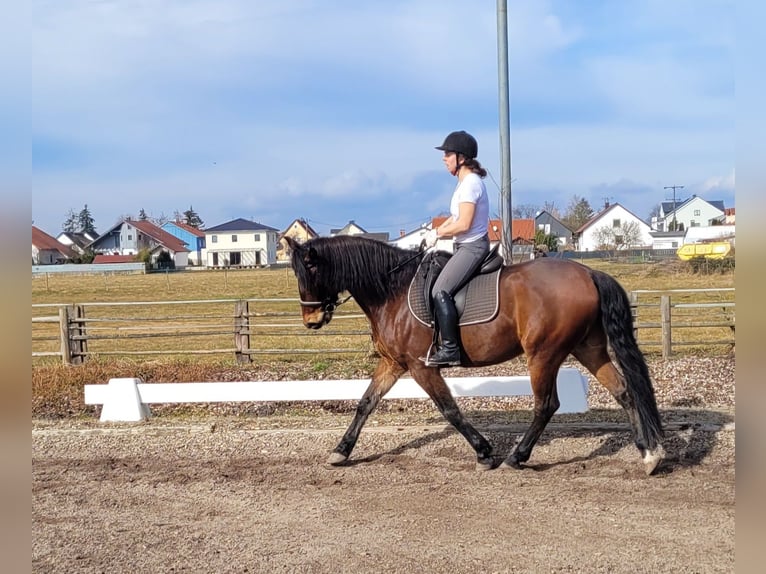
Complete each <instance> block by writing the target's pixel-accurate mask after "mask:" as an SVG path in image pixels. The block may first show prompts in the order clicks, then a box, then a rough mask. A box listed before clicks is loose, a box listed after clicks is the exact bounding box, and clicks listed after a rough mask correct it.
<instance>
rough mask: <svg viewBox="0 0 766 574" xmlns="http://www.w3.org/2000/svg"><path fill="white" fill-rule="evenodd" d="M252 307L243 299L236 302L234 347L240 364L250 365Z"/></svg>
mask: <svg viewBox="0 0 766 574" xmlns="http://www.w3.org/2000/svg"><path fill="white" fill-rule="evenodd" d="M249 313H250V305H249V303H248V302H247V301H244V300H242V299H240V300H238V301H235V302H234V347H235V349H236V351H235V355H236V357H237V362H238V363H250V362H252V360H253V359H252V357H251V356H250V353H248V352H247V351H249V350H250V314H249Z"/></svg>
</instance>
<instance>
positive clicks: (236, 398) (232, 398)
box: [85, 368, 588, 422]
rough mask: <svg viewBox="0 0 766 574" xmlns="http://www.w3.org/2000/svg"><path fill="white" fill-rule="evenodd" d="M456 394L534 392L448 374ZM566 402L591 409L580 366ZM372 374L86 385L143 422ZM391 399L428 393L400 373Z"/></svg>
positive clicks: (113, 418)
mask: <svg viewBox="0 0 766 574" xmlns="http://www.w3.org/2000/svg"><path fill="white" fill-rule="evenodd" d="M445 380H446V381H447V385H448V386H449V388H450V390H451V391H452V394H453V395H454V396H456V397H507V396H518V395H522V396H523V395H531V394H532V389H531V386H530V382H529V377H528V376H514V377H451V378H445ZM556 382H557V386H558V393H559V401H560V403H561V406H560V407H559V410H558V411H557V413H583V412H586V411H587V410H588V380H587V379H586V378H585V377H584V376H583V375H582V373H580V371H578V370H577V369H572V368H565V369H559V373H558V377H557V379H556ZM369 384H370V380H369V379H346V380H319V381H248V382H225V383H144V382H143V381H142V380H141V379H131V378H121V379H110V380H109V382H108V383H107V384H98V385H85V404H86V405H103V408H102V410H101V417H100V420H101V422H138V421H143V420H145V419H147V418H149V417H150V416H151V412H150V410H149V405H150V404H151V403H214V402H262V401H333V400H359V399H360V398H361V396H362V394H363V393H364V391H365V389H366V388H367V386H368V385H369ZM385 398H386V399H421V398H428V395H426V393H425V392H424V391H423V389H421V388H420V386H418V384H417V383H416V382H415V381H414V380H413V379H407V378H405V379H399V380H398V381H397V382H396V384H395V385H394V387H393V388H392V389H391V390H390V391H389V392H388V394H387V395H386V396H385Z"/></svg>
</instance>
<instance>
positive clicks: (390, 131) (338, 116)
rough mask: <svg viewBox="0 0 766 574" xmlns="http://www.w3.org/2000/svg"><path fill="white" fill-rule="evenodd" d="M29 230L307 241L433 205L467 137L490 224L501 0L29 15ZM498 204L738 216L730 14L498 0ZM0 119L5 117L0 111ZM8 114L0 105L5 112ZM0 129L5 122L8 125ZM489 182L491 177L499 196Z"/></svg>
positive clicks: (38, 4)
mask: <svg viewBox="0 0 766 574" xmlns="http://www.w3.org/2000/svg"><path fill="white" fill-rule="evenodd" d="M30 10H31V15H32V32H33V34H32V37H33V44H32V58H31V80H30V82H31V86H32V91H31V93H32V97H31V102H30V103H28V104H24V106H25V110H29V112H30V115H31V125H32V162H33V166H32V168H33V169H32V182H33V188H32V218H33V221H34V224H35V225H37V226H38V227H40V228H42V229H43V230H45V231H47V232H48V233H50V234H52V235H56V234H57V233H58V232H59V231H60V230H61V224H62V223H63V221H64V220H65V219H66V215H67V213H68V212H69V211H70V210H74V211H75V212H78V211H79V210H80V209H82V207H83V205H85V204H87V205H88V208H89V209H90V211H91V213H92V215H93V216H94V218H95V221H96V227H97V229H98V230H99V231H105V230H106V229H108V228H109V227H111V226H112V225H114V223H116V221H117V220H118V219H119V218H120V217H121V216H124V215H133V216H135V215H137V214H138V212H139V210H140V209H142V208H143V209H144V210H145V211H146V212H147V213H148V214H149V215H151V216H154V217H159V216H161V215H165V216H172V215H173V214H174V213H175V212H176V211H179V212H182V211H184V210H186V209H188V208H189V207H190V206H193V207H194V210H195V211H196V212H197V213H198V214H199V215H200V217H201V218H202V219H203V220H204V222H205V224H206V225H207V226H214V225H218V224H220V223H224V222H226V221H228V220H230V219H234V218H237V217H245V218H250V219H254V220H256V221H259V222H261V223H264V224H266V225H270V226H272V227H275V228H277V229H283V228H284V227H286V226H287V225H288V224H289V223H291V222H292V220H293V219H295V218H298V217H303V218H306V219H307V220H308V221H309V222H310V223H311V224H312V226H313V227H314V228H315V229H316V230H317V231H318V232H320V233H322V234H325V233H327V232H328V231H329V229H330V228H332V227H342V226H343V225H344V224H345V223H347V222H348V221H349V220H352V219H353V220H355V221H356V222H357V223H358V224H359V225H361V226H362V227H364V228H365V229H367V230H368V231H388V232H389V233H390V234H391V235H392V236H394V235H396V234H398V232H399V230H400V229H405V230H407V231H409V230H412V229H414V228H416V227H417V226H419V225H420V224H421V223H423V222H425V221H428V220H429V219H430V218H431V217H432V216H434V215H438V214H439V213H441V212H444V211H446V210H447V208H448V205H449V198H450V195H451V192H452V189H453V187H454V179H453V178H452V177H451V176H450V175H449V174H448V173H447V172H446V171H445V170H444V168H443V166H442V163H441V156H440V152H438V151H436V150H435V149H434V146H436V145H439V144H440V143H441V141H442V140H443V138H444V136H445V135H446V134H447V133H448V132H450V131H452V130H457V129H465V130H467V131H469V132H471V133H472V134H474V135H475V136H476V138H477V139H478V141H479V159H480V160H481V162H482V163H483V165H484V166H485V167H487V168H488V169H489V171H490V174H491V176H492V177H488V178H487V180H486V182H487V188H488V190H489V192H490V197H491V201H492V205H493V207H492V212H493V214H499V213H500V212H501V209H500V193H499V189H498V185H499V184H500V182H501V165H500V143H499V129H498V82H497V76H498V66H497V11H496V2H495V1H491V0H481V1H477V2H465V1H462V2H457V1H453V0H401V1H399V0H389V1H387V2H373V1H370V2H358V1H352V0H345V1H344V0H339V1H334V2H333V1H329V0H326V1H319V0H316V1H311V0H305V1H290V0H273V1H272V0H258V1H257V2H252V1H245V0H241V1H240V0H209V1H208V0H197V1H189V0H185V1H181V0H145V1H142V0H120V1H113V2H112V1H109V0H102V1H96V0H92V1H78V0H60V1H39V0H33V2H32V7H31V8H30ZM508 14H509V20H508V30H509V57H510V70H509V77H510V108H511V162H512V177H513V180H514V181H513V184H512V198H513V204H514V205H522V204H523V205H529V204H532V205H539V206H542V205H543V204H544V203H546V202H547V203H552V204H554V205H555V206H556V207H558V208H560V209H562V210H564V209H566V207H567V205H568V204H569V202H570V200H571V198H572V197H573V196H574V195H578V196H580V197H585V198H586V199H587V200H588V201H589V202H590V204H591V206H592V207H593V208H594V209H598V208H599V207H600V206H601V205H602V204H603V202H604V199H605V198H609V200H610V201H612V202H614V201H618V202H620V203H622V204H623V205H624V206H625V207H627V208H628V209H630V210H632V211H633V212H635V213H636V214H637V215H639V216H641V217H644V218H647V217H648V214H649V211H650V210H651V208H652V207H653V206H654V205H656V204H657V203H659V202H660V201H663V200H666V199H669V198H670V197H672V195H671V192H670V191H669V190H665V189H663V188H664V187H665V186H670V185H683V186H684V189H683V190H680V191H679V192H678V193H679V195H681V196H684V197H685V196H687V195H691V194H693V193H696V194H697V195H699V196H701V197H704V198H706V199H710V200H717V199H720V200H723V201H724V203H725V205H726V206H727V207H729V206H734V187H735V185H734V180H735V140H734V133H735V132H734V130H735V120H734V117H735V116H734V114H735V101H734V68H735V66H734V39H733V37H734V24H735V22H734V3H733V1H715V0H673V1H670V2H668V1H655V0H644V1H637V0H636V1H632V0H622V1H620V2H613V1H609V0H604V1H580V2H569V1H564V0H562V1H555V0H534V1H532V0H527V1H514V0H509V2H508ZM4 105H5V106H6V107H5V112H4V114H5V116H6V117H7V118H10V119H12V118H13V117H14V109H18V113H19V115H22V110H21V103H20V102H18V101H13V100H11V101H7V98H6V101H5V104H4ZM14 106H16V108H14ZM6 124H7V125H11V126H12V125H13V122H6ZM495 182H497V183H495Z"/></svg>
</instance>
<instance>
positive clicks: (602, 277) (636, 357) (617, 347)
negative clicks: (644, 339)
mask: <svg viewBox="0 0 766 574" xmlns="http://www.w3.org/2000/svg"><path fill="white" fill-rule="evenodd" d="M591 278H592V279H593V283H595V284H596V289H597V290H598V293H599V299H600V301H601V321H602V323H603V325H604V331H606V335H607V337H608V338H609V344H610V345H611V347H612V350H613V351H614V354H615V356H616V358H617V362H618V363H619V365H620V368H621V369H622V373H623V375H624V376H625V382H626V384H627V387H628V393H629V394H630V396H631V398H632V399H633V404H634V405H635V407H636V409H637V411H638V418H639V420H640V423H641V424H640V427H641V428H640V431H639V432H640V433H641V434H643V436H642V437H640V438H643V439H644V441H646V442H645V444H646V446H647V447H648V448H650V449H654V448H655V447H656V446H657V443H658V442H659V440H660V439H661V438H662V436H663V431H662V421H661V420H660V413H659V411H658V410H657V401H656V399H655V397H654V387H653V386H652V381H651V379H650V378H649V368H648V367H647V366H646V361H645V360H644V355H643V354H642V353H641V350H640V349H639V348H638V344H637V343H636V338H635V336H634V335H633V315H632V314H631V312H630V301H629V300H628V295H627V294H626V293H625V290H624V289H623V288H622V286H621V285H620V284H619V283H618V282H617V281H616V280H615V279H614V278H613V277H611V276H610V275H607V274H606V273H603V272H601V271H597V270H595V269H593V270H591Z"/></svg>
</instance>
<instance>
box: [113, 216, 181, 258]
mask: <svg viewBox="0 0 766 574" xmlns="http://www.w3.org/2000/svg"><path fill="white" fill-rule="evenodd" d="M126 223H129V224H130V225H132V226H133V227H135V228H136V229H138V230H140V231H143V232H144V233H145V234H146V235H148V236H149V237H152V238H154V239H156V240H157V241H158V242H159V243H161V244H162V245H163V246H164V247H167V248H168V249H170V250H171V251H174V252H176V253H178V252H186V253H188V252H189V249H188V248H187V247H186V242H184V241H181V240H180V239H178V237H176V236H175V235H172V234H170V233H168V232H167V231H165V230H164V229H162V228H161V227H157V226H156V225H154V224H153V223H150V222H149V221H141V220H138V221H135V220H132V219H131V220H130V221H126Z"/></svg>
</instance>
